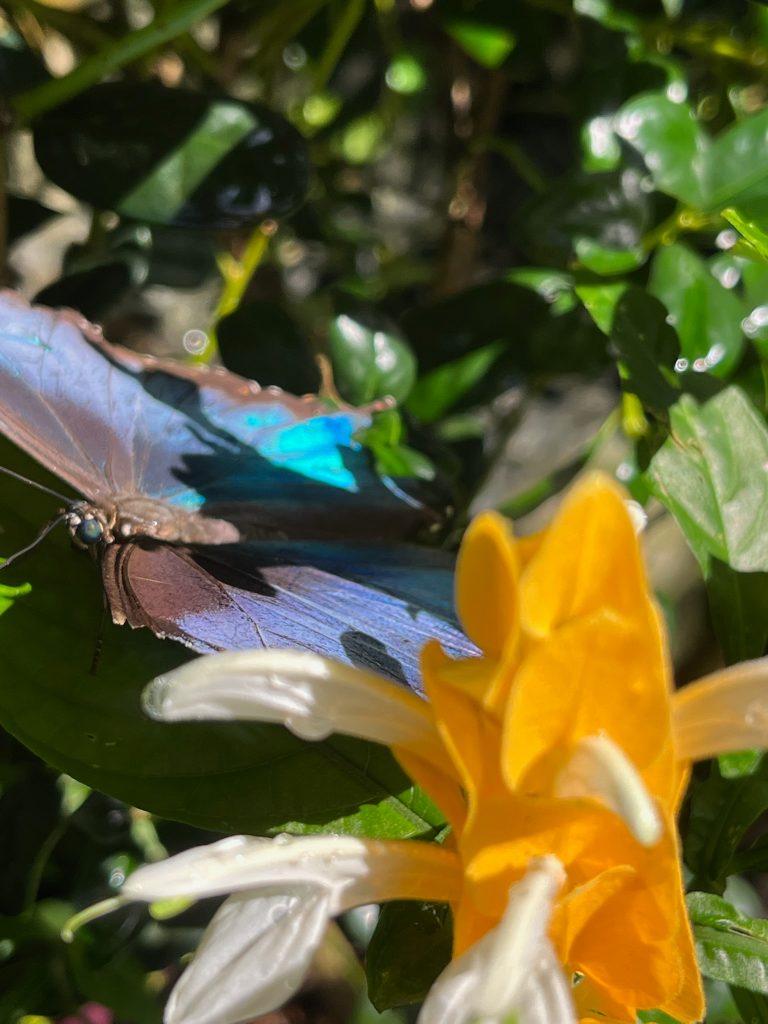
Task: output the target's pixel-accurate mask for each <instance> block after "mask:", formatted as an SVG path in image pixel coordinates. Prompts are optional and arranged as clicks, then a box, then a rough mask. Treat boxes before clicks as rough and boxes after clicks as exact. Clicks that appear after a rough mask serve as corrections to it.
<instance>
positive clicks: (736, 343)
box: [648, 243, 744, 377]
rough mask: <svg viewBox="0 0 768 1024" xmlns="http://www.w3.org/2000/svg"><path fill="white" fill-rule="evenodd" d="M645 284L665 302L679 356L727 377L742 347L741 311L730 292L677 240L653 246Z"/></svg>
mask: <svg viewBox="0 0 768 1024" xmlns="http://www.w3.org/2000/svg"><path fill="white" fill-rule="evenodd" d="M648 290H649V291H650V292H651V294H652V295H655V296H656V297H657V298H658V299H661V301H662V302H663V303H664V305H665V306H666V307H667V310H668V311H669V315H670V323H672V324H673V325H674V327H675V329H676V331H677V335H678V337H679V339H680V351H681V354H682V356H683V358H684V359H686V360H687V361H688V363H689V364H690V365H691V366H692V367H693V368H694V369H695V370H699V371H703V370H707V371H708V372H709V373H712V374H715V375H716V376H718V377H727V376H728V374H729V373H730V372H731V371H732V370H733V369H734V367H735V366H736V364H737V363H738V361H739V360H740V359H741V355H742V352H743V349H744V335H743V334H742V330H741V321H742V318H743V315H744V312H743V308H742V304H741V302H740V301H739V298H738V296H737V295H736V293H735V292H734V291H732V290H731V289H729V288H725V287H723V285H722V284H721V283H720V282H719V281H718V280H717V279H716V278H715V277H714V276H713V274H712V273H711V272H710V269H709V267H708V266H707V264H706V263H705V262H704V260H702V259H701V257H700V256H697V255H696V253H695V252H693V250H692V249H689V248H688V247H687V246H685V245H681V244H679V243H678V244H676V245H668V246H664V247H662V248H660V249H658V250H657V251H656V255H655V256H654V260H653V266H652V269H651V280H650V284H649V289H648Z"/></svg>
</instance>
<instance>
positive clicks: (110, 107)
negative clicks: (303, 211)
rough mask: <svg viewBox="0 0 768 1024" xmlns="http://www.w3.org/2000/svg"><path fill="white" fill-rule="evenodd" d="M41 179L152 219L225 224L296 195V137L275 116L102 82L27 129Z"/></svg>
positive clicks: (158, 89) (174, 92) (292, 204)
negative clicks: (44, 176) (45, 177)
mask: <svg viewBox="0 0 768 1024" xmlns="http://www.w3.org/2000/svg"><path fill="white" fill-rule="evenodd" d="M34 142H35V153H36V155H37V159H38V161H39V162H40V166H41V167H42V168H43V170H44V171H45V173H46V174H47V175H48V177H49V178H50V179H51V180H52V181H54V182H56V184H57V185H60V186H61V188H63V189H65V190H66V191H68V192H70V193H72V195H74V196H77V197H78V198H79V199H82V200H84V201H85V202H88V203H91V204H92V205H93V206H96V207H98V208H100V209H108V210H116V211H117V212H118V213H120V214H122V215H123V216H124V217H129V218H132V219H134V220H140V221H147V222H149V223H156V224H175V225H178V226H183V227H194V228H208V229H213V228H217V229H231V228H239V227H242V226H243V225H248V224H254V223H257V222H258V221H261V220H264V219H265V218H270V217H272V218H276V217H284V216H286V215H287V214H289V213H291V212H292V211H293V210H295V209H296V208H297V207H298V206H300V205H301V203H302V202H303V201H304V197H305V195H306V192H307V187H308V181H309V161H308V156H307V150H306V146H305V143H304V140H303V139H302V138H301V136H300V135H299V133H298V132H297V131H296V129H295V128H293V127H292V126H291V125H290V124H289V123H288V122H287V121H285V120H284V119H283V118H282V117H280V115H279V114H276V113H274V112H273V111H271V110H269V109H268V108H266V107H264V106H260V105H255V104H249V103H245V102H242V101H240V100H235V99H231V98H229V97H211V96H205V95H203V94H202V93H196V92H191V91H189V90H186V89H167V88H165V87H164V86H161V85H158V84H156V83H137V82H110V83H107V84H105V85H98V86H95V87H94V88H92V89H89V90H88V91H86V92H84V93H81V94H80V95H79V96H77V97H76V98H75V99H73V100H70V101H69V102H68V103H65V104H63V105H62V106H59V107H57V108H56V109H54V110H52V111H51V112H49V113H47V114H44V115H43V116H42V117H41V118H40V119H39V120H37V121H36V122H35V125H34Z"/></svg>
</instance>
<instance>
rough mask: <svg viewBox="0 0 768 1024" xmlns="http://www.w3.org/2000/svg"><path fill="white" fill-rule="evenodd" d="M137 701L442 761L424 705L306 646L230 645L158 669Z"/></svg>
mask: <svg viewBox="0 0 768 1024" xmlns="http://www.w3.org/2000/svg"><path fill="white" fill-rule="evenodd" d="M144 708H145V710H146V712H147V713H148V714H149V715H150V716H151V717H152V718H155V719H158V720H160V721H164V722H175V721H183V720H188V719H198V718H199V719H209V720H210V719H226V720H230V719H237V720H239V721H258V722H279V723H280V724H281V725H285V726H286V727H287V728H288V729H290V730H291V732H293V733H295V734H296V735H297V736H299V737H301V738H302V739H307V740H322V739H325V738H326V737H327V736H330V735H331V734H332V733H342V734H344V735H347V736H357V737H359V738H360V739H367V740H372V741H373V742H375V743H382V744H385V745H387V746H395V747H403V748H405V749H409V750H413V751H418V752H419V754H420V756H421V757H423V758H424V759H426V760H428V761H430V762H432V763H434V764H435V765H436V766H438V767H439V766H443V767H448V766H447V763H446V757H445V752H444V749H443V747H442V745H441V744H440V742H439V738H438V734H437V731H436V729H435V727H434V723H433V720H432V717H431V715H430V713H429V707H428V705H427V704H426V703H425V702H424V701H423V700H421V699H420V698H419V697H416V696H415V695H414V694H413V693H411V692H410V691H409V690H406V689H404V688H402V687H399V686H397V685H396V684H394V683H392V682H391V681H390V680H388V679H383V678H382V677H381V676H377V675H374V673H372V672H365V671H363V670H362V669H357V668H351V667H350V666H349V665H342V664H341V663H340V662H337V661H332V660H331V659H330V658H323V657H321V656H320V655H319V654H311V653H309V652H307V651H282V650H261V651H231V652H227V653H224V654H217V655H215V656H214V657H213V658H210V659H208V658H199V659H197V660H196V661H192V662H189V663H188V664H186V665H182V666H181V668H177V669H175V670H174V671H173V672H169V673H168V674H167V675H165V676H159V677H158V678H157V679H156V680H155V681H154V682H153V683H150V685H149V686H148V687H147V688H146V690H145V691H144Z"/></svg>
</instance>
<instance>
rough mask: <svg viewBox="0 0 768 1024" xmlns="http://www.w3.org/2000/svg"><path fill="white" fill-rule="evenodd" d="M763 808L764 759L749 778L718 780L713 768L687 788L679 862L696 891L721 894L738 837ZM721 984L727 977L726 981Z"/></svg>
mask: <svg viewBox="0 0 768 1024" xmlns="http://www.w3.org/2000/svg"><path fill="white" fill-rule="evenodd" d="M766 809H768V761H766V760H765V759H764V760H763V761H762V762H760V764H759V765H758V766H757V767H756V768H755V770H754V771H753V772H752V774H751V775H749V776H744V777H742V778H735V779H727V778H724V777H723V775H722V773H721V771H720V769H719V768H718V766H717V765H716V764H713V765H712V767H711V768H710V774H709V777H708V778H707V779H700V778H694V780H693V782H692V786H691V802H690V812H689V825H688V830H687V833H686V837H685V862H686V864H687V865H688V866H689V868H690V869H691V871H692V872H693V874H694V882H693V884H694V885H695V886H696V887H697V888H701V889H706V890H708V891H710V892H716V893H720V894H721V893H722V892H723V891H724V889H725V884H726V881H727V878H728V875H730V874H732V873H733V870H734V869H733V858H734V857H735V856H736V855H737V854H736V851H737V850H738V849H739V846H740V845H741V842H742V840H743V837H744V834H745V833H746V831H747V829H749V828H750V827H751V826H752V825H753V824H754V822H755V821H757V819H758V818H759V817H760V815H761V814H763V813H764V812H765V810H766ZM726 980H727V979H726Z"/></svg>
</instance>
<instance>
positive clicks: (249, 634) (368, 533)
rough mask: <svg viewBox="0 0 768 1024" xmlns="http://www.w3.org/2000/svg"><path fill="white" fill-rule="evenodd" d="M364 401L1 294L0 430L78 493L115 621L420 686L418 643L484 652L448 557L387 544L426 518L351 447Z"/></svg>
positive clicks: (80, 522)
mask: <svg viewBox="0 0 768 1024" xmlns="http://www.w3.org/2000/svg"><path fill="white" fill-rule="evenodd" d="M372 411H373V410H372V409H371V408H361V409H354V408H341V409H335V410H334V409H328V408H327V407H326V406H325V405H324V404H323V403H322V402H321V401H319V400H318V399H317V398H315V397H313V396H304V397H297V396H294V395H290V394H287V393H286V392H283V391H281V390H280V389H278V388H271V387H268V388H264V389H261V388H260V387H259V386H258V385H257V384H255V383H254V382H252V381H248V380H246V379H244V378H242V377H238V376H237V375H235V374H233V373H230V372H228V371H226V370H224V369H221V368H208V367H205V366H186V365H184V364H180V363H176V362H174V361H172V360H159V359H155V358H153V357H151V356H144V355H140V354H137V353H135V352H133V351H131V350H129V349H125V348H122V347H120V346H118V345H112V344H110V343H109V342H107V341H106V340H105V339H104V338H103V336H102V334H101V331H100V329H99V328H98V327H96V326H95V325H93V324H91V323H89V322H88V321H87V320H85V319H84V318H83V317H81V316H80V315H79V314H77V313H75V312H73V311H71V310H57V311H55V310H52V309H48V308H45V307H36V306H30V305H29V304H28V303H27V302H26V301H25V300H24V299H23V298H21V297H20V296H19V295H17V294H15V293H13V292H7V291H6V292H2V293H0V431H2V432H3V433H4V434H5V435H6V436H7V437H8V438H9V439H10V440H11V441H13V442H14V443H15V444H16V445H17V446H18V447H20V448H21V449H23V450H24V451H25V452H27V453H28V454H29V455H31V456H32V457H33V458H35V459H36V460H37V461H38V462H39V463H41V464H42V465H43V466H44V467H45V468H47V469H48V470H50V471H52V472H53V473H54V474H56V475H57V476H58V477H59V478H60V479H61V480H63V481H65V482H66V483H67V484H68V485H69V486H70V487H71V488H73V489H74V490H75V491H76V492H77V493H78V494H79V495H80V497H78V498H73V499H72V500H70V501H67V503H66V505H65V507H64V508H63V509H62V510H61V512H60V514H59V517H58V518H59V519H61V520H63V522H64V523H65V524H66V526H67V528H68V529H69V531H70V534H71V535H72V538H73V540H74V542H75V544H76V545H78V546H79V547H83V548H90V549H91V550H93V551H94V552H96V553H97V555H98V559H99V561H100V564H101V571H102V579H103V585H104V590H105V594H106V599H107V602H108V605H109V609H110V612H111V615H112V618H113V620H114V621H115V622H116V623H118V624H123V623H128V624H129V625H131V626H133V627H142V626H146V627H149V628H150V629H152V630H153V631H154V632H155V633H156V634H157V635H158V636H161V637H170V638H172V639H175V640H178V641H181V642H182V643H184V644H186V645H187V646H188V647H190V648H192V649H193V650H195V651H198V652H209V651H214V650H223V649H226V650H235V649H244V648H250V647H262V646H282V647H286V646H287V647H297V648H306V649H310V650H315V651H319V652H320V653H323V654H326V655H329V656H333V657H337V658H341V659H343V660H345V661H348V662H351V663H353V664H357V665H360V666H362V667H368V668H371V669H374V670H377V671H380V672H384V673H385V674H387V675H389V676H392V677H394V678H396V679H400V680H401V681H403V682H405V683H407V684H408V685H410V686H412V687H415V688H418V654H419V650H420V648H421V646H422V644H423V642H424V641H425V640H426V639H427V638H429V637H436V638H437V639H439V640H441V641H442V642H443V645H444V646H445V647H446V649H447V650H448V651H449V653H452V654H454V655H462V654H466V653H470V652H472V651H473V650H474V649H473V648H472V647H471V644H470V643H469V641H468V640H466V638H465V637H464V636H463V634H462V633H461V631H460V630H459V629H458V627H457V625H456V624H455V620H454V619H453V615H452V611H451V588H452V563H451V559H450V558H449V557H447V556H445V555H443V554H442V553H441V552H438V551H434V550H431V549H428V548H423V547H417V546H414V545H407V544H403V543H401V542H399V541H398V543H392V540H393V538H400V537H402V536H404V535H407V534H408V532H409V531H412V530H413V528H414V526H415V525H417V524H418V523H419V522H422V523H423V521H424V518H425V515H427V510H426V509H425V507H424V505H423V504H421V503H420V502H418V501H416V500H415V499H414V498H412V497H411V496H409V495H408V494H406V493H405V492H403V491H402V490H400V489H399V488H398V487H397V486H395V485H393V483H392V482H391V481H386V480H384V479H382V478H381V477H379V476H378V474H377V473H376V472H375V471H374V469H373V468H372V466H371V464H370V461H369V459H368V455H367V453H366V451H365V450H364V449H363V448H362V447H361V446H360V445H359V444H358V443H357V442H356V441H355V437H354V435H355V433H356V431H358V430H359V429H360V428H362V427H365V426H367V425H368V424H369V423H370V421H371V415H372Z"/></svg>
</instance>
